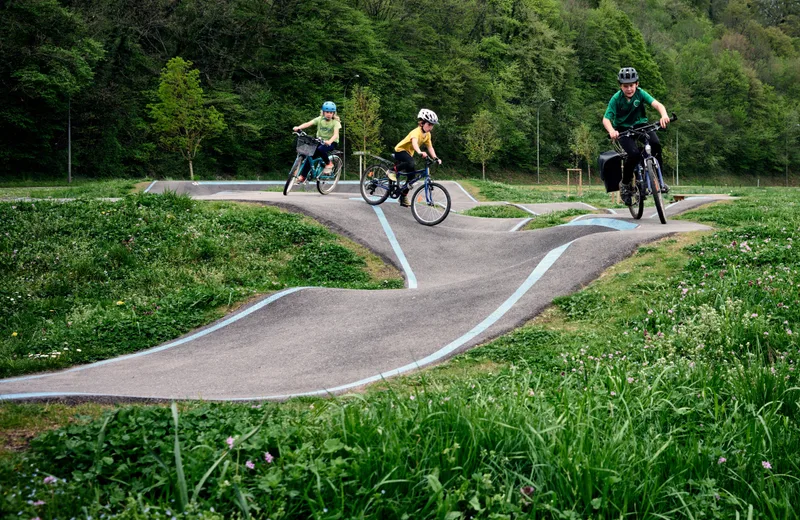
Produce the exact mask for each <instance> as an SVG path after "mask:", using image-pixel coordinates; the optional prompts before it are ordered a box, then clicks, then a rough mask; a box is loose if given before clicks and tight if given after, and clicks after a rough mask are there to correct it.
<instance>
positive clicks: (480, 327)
mask: <svg viewBox="0 0 800 520" xmlns="http://www.w3.org/2000/svg"><path fill="white" fill-rule="evenodd" d="M378 209H379V208H377V207H376V208H375V210H376V211H377V210H378ZM379 217H380V214H379ZM570 244H572V242H568V243H566V244H564V245H563V246H560V247H558V248H556V249H553V250H551V251H550V252H548V253H547V254H546V255H545V257H544V258H543V259H542V261H541V262H539V264H538V265H537V266H536V267H535V268H534V269H533V271H532V272H531V274H530V275H528V278H526V279H525V281H524V282H523V283H522V285H520V286H519V288H517V290H516V291H514V293H513V294H512V295H511V296H509V297H508V299H506V301H504V302H503V303H502V304H501V305H500V306H499V307H498V308H497V309H496V310H495V311H494V312H492V313H491V314H490V315H489V316H487V317H486V318H485V319H484V320H483V321H481V322H480V323H479V324H477V325H476V326H475V327H473V328H472V330H470V331H469V332H467V333H466V334H464V335H463V336H461V337H459V338H458V339H456V340H454V341H452V342H450V343H448V344H447V345H445V346H444V347H442V348H441V349H439V350H437V351H436V352H434V353H433V354H430V355H429V356H426V357H424V358H422V359H420V360H419V361H415V362H414V363H409V364H407V365H403V366H401V367H399V368H396V369H394V370H390V371H388V372H382V373H380V374H378V375H374V376H371V377H367V378H364V379H361V380H358V381H355V382H353V383H347V384H344V385H340V386H337V387H333V388H328V389H325V390H316V391H313V392H302V393H297V394H284V395H270V396H261V397H235V398H229V399H207V400H210V401H265V400H281V399H289V398H292V397H303V396H315V395H330V394H333V393H336V392H341V391H343V390H348V389H351V388H357V387H359V386H364V385H366V384H369V383H374V382H376V381H380V380H383V379H385V378H387V377H392V376H395V375H399V374H402V373H405V372H409V371H411V370H416V369H418V368H420V367H423V366H425V365H429V364H431V363H434V362H436V361H439V360H441V359H442V358H444V357H445V356H447V355H448V354H451V353H452V352H454V351H455V350H456V349H458V348H460V347H462V346H463V345H465V344H466V343H467V342H469V341H471V340H473V339H475V338H476V337H477V336H478V335H480V334H482V333H483V332H485V331H486V330H487V329H488V328H489V327H491V326H492V325H494V324H495V323H496V322H497V321H498V320H499V319H500V318H502V317H503V316H504V315H505V314H506V313H507V312H508V311H509V310H511V308H512V307H513V306H514V305H515V304H516V303H517V302H518V301H519V300H520V299H521V298H522V297H523V296H524V295H525V294H526V293H527V292H528V291H529V290H530V289H531V287H533V286H534V285H535V284H536V282H538V281H539V280H540V279H541V278H542V276H544V275H545V273H547V271H548V270H549V269H550V268H551V267H552V266H553V264H555V262H556V260H558V259H559V258H560V257H561V255H563V254H564V251H566V250H567V248H568V247H569V246H570ZM300 289H301V288H296V289H294V290H300ZM294 290H291V289H290V291H291V292H294ZM288 293H289V291H284V293H279V295H280V296H282V295H284V294H288ZM279 295H274V296H279ZM262 303H264V304H266V301H265V302H262ZM226 321H227V320H226ZM220 325H221V324H220ZM187 339H189V338H187ZM150 352H152V350H151V351H147V352H143V353H142V354H146V353H150ZM134 355H136V354H134ZM128 357H131V356H125V358H128ZM125 358H118V359H125ZM112 361H113V360H112ZM101 363H102V362H101ZM96 365H97V363H96V364H95V366H96ZM89 366H92V365H89ZM81 368H88V367H81ZM73 370H75V369H73ZM59 373H63V372H59ZM35 377H43V376H33V377H31V378H17V379H15V381H19V380H21V379H32V378H35ZM5 381H6V382H7V381H11V380H5ZM94 395H108V394H90V393H79V392H38V393H27V394H5V395H0V400H9V399H36V398H42V397H59V396H64V397H68V396H94ZM114 397H128V398H147V399H164V398H162V397H157V396H148V397H145V396H132V395H115V396H114Z"/></svg>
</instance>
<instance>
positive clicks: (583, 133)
mask: <svg viewBox="0 0 800 520" xmlns="http://www.w3.org/2000/svg"><path fill="white" fill-rule="evenodd" d="M570 137H571V139H570V151H571V152H572V153H573V154H574V155H575V159H576V161H577V160H580V159H586V167H587V168H588V175H587V177H588V179H589V182H590V183H591V178H592V161H594V160H596V158H597V141H595V140H594V138H593V137H592V131H591V129H590V128H589V125H587V124H586V123H581V124H580V125H578V126H576V127H575V128H574V129H573V131H572V136H570ZM575 166H576V167H577V164H576V165H575Z"/></svg>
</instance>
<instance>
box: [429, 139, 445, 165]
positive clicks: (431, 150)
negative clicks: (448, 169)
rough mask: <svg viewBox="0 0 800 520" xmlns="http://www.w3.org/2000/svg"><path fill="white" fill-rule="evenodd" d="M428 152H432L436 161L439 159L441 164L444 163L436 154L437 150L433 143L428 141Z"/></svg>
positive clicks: (431, 154)
mask: <svg viewBox="0 0 800 520" xmlns="http://www.w3.org/2000/svg"><path fill="white" fill-rule="evenodd" d="M428 153H429V154H430V156H431V158H432V159H433V160H435V161H438V162H439V164H442V160H441V159H439V158H438V157H437V156H436V150H434V149H433V143H428Z"/></svg>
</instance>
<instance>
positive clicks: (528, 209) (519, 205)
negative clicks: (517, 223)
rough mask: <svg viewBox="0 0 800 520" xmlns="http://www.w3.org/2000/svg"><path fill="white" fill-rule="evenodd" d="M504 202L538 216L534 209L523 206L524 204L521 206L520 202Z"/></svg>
mask: <svg viewBox="0 0 800 520" xmlns="http://www.w3.org/2000/svg"><path fill="white" fill-rule="evenodd" d="M506 204H508V205H510V206H514V207H517V208H519V209H521V210H522V211H527V212H528V213H530V214H531V215H536V216H539V214H538V213H536V212H535V211H533V210H532V209H530V208H526V207H525V206H523V205H522V204H514V203H512V202H506Z"/></svg>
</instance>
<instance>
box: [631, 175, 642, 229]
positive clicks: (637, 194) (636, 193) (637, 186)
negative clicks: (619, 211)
mask: <svg viewBox="0 0 800 520" xmlns="http://www.w3.org/2000/svg"><path fill="white" fill-rule="evenodd" d="M631 199H632V200H631V202H632V204H631V205H630V206H628V210H629V211H630V212H631V216H632V217H633V218H635V219H636V220H639V219H640V218H642V214H644V186H643V184H642V182H641V181H639V180H636V179H635V180H634V181H633V194H632V195H631Z"/></svg>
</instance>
